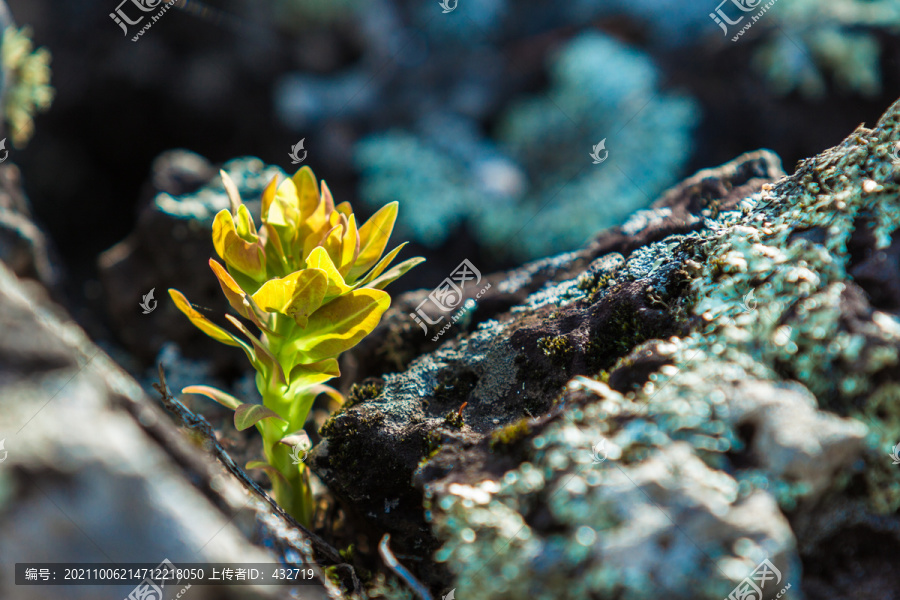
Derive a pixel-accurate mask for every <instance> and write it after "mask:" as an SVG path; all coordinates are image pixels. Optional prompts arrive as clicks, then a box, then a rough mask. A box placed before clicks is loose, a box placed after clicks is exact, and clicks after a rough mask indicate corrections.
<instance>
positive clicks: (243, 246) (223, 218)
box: [213, 205, 266, 281]
mask: <svg viewBox="0 0 900 600" xmlns="http://www.w3.org/2000/svg"><path fill="white" fill-rule="evenodd" d="M242 207H243V205H242ZM245 210H246V209H245ZM254 237H256V236H255V235H254ZM213 246H214V247H215V249H216V253H217V254H218V255H219V256H220V257H221V258H222V260H224V261H225V263H226V264H227V265H228V266H230V267H233V268H235V269H237V270H238V271H240V272H241V273H244V274H245V275H247V276H248V277H250V278H251V279H253V280H254V281H263V280H264V279H265V278H266V267H265V254H264V253H263V249H262V245H261V244H260V243H259V242H258V240H257V241H256V242H248V241H246V240H244V239H242V238H241V237H240V236H239V235H238V233H237V230H236V229H235V225H234V219H233V218H232V217H231V213H230V212H228V210H227V209H222V210H221V211H219V213H218V214H217V215H216V219H215V221H213Z"/></svg>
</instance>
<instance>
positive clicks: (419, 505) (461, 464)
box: [311, 103, 900, 599]
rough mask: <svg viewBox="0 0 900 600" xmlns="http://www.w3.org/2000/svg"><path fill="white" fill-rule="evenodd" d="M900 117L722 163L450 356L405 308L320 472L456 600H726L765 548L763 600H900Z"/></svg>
mask: <svg viewBox="0 0 900 600" xmlns="http://www.w3.org/2000/svg"><path fill="white" fill-rule="evenodd" d="M898 126H900V103H898V104H895V105H894V106H893V107H891V109H890V110H889V111H888V112H887V113H885V115H884V116H883V118H882V119H881V120H880V121H879V123H878V124H877V125H876V126H875V127H874V128H872V129H867V128H865V127H860V128H858V129H857V130H856V131H855V132H853V133H852V135H850V136H849V137H848V138H847V139H846V140H845V141H844V142H843V143H841V144H840V145H838V146H836V147H834V148H832V149H830V150H827V151H825V152H823V153H822V154H821V155H819V156H817V157H815V158H813V159H809V160H806V161H803V162H801V163H800V164H799V165H798V168H797V170H796V172H795V173H794V174H793V175H791V176H789V177H784V176H783V173H782V172H781V170H780V162H779V161H778V159H777V157H775V156H774V155H772V154H771V153H767V152H764V151H760V152H758V153H753V154H748V155H744V156H742V157H739V158H738V159H735V160H734V161H732V162H731V163H728V164H726V165H723V166H722V167H719V168H717V169H711V170H707V171H703V172H700V173H698V174H697V175H696V176H694V177H692V178H690V179H689V180H687V181H685V182H684V183H683V184H681V185H680V186H678V187H676V188H674V189H672V190H671V191H670V192H668V193H666V194H665V195H664V196H663V197H662V198H660V199H659V200H658V201H657V202H656V203H655V204H654V205H653V206H652V207H651V208H650V209H648V210H647V211H641V212H640V213H637V214H636V215H634V216H633V217H632V218H631V219H630V220H629V221H628V222H626V223H625V224H624V225H623V226H622V227H620V228H617V229H614V230H610V231H607V232H604V233H602V234H600V235H599V236H598V237H597V239H596V240H595V241H594V242H593V243H592V244H591V245H589V246H588V247H587V248H585V249H583V250H581V251H578V252H574V253H571V254H566V255H561V256H558V257H555V258H552V259H547V260H544V261H540V262H538V263H534V264H531V265H527V266H525V267H523V268H521V269H519V270H516V271H512V272H507V273H500V274H495V275H485V277H484V279H483V280H482V281H480V282H478V284H477V285H473V284H472V282H470V283H469V284H468V285H467V287H466V288H465V289H464V290H463V292H464V298H463V299H461V302H460V303H459V304H458V305H457V306H463V303H462V301H464V300H465V299H466V297H468V298H472V295H473V294H475V293H477V292H478V291H479V290H480V289H481V288H482V287H483V286H484V285H485V282H490V283H491V288H490V290H489V291H488V292H487V293H485V295H484V296H483V297H482V298H480V299H479V301H478V302H477V304H476V305H475V306H474V307H471V308H470V309H469V311H468V313H467V314H466V316H465V317H463V318H461V319H460V320H458V321H456V323H455V324H454V325H453V327H452V328H451V329H450V330H449V331H448V332H447V333H446V334H444V336H443V337H441V338H438V340H437V341H431V340H432V338H433V337H434V335H435V334H436V332H437V331H438V330H439V329H440V327H441V326H442V325H443V323H441V324H439V325H436V326H433V327H431V328H430V329H429V330H428V332H427V334H425V335H423V332H422V329H421V327H420V326H419V325H418V324H417V323H416V322H415V321H414V320H413V318H411V317H410V315H409V313H410V312H413V311H414V310H415V308H416V307H417V306H419V304H420V303H421V302H422V301H423V300H424V299H425V298H426V296H427V294H428V292H427V291H423V292H417V293H410V294H407V295H405V296H403V297H401V298H399V299H398V300H397V301H395V304H394V307H393V308H392V309H391V312H390V313H389V314H388V315H387V317H386V319H385V320H384V322H383V323H382V325H381V328H380V330H377V331H376V333H375V334H373V335H372V336H371V337H370V338H369V339H368V340H367V342H366V343H365V344H363V345H361V346H360V347H358V348H357V349H356V351H354V353H353V354H352V355H351V356H350V357H349V360H348V361H347V362H348V364H349V365H350V366H351V367H353V368H354V373H355V378H356V379H357V380H362V379H363V378H368V379H365V383H364V384H363V385H359V386H357V387H356V388H354V389H353V390H352V394H351V401H350V402H348V404H347V405H346V406H345V408H344V409H343V410H342V411H341V412H340V413H338V414H337V415H335V416H334V417H333V418H332V419H331V420H330V421H329V422H328V423H326V425H325V426H324V427H323V429H322V431H321V433H322V435H323V436H324V442H322V443H321V444H319V445H318V446H317V447H316V448H315V449H314V451H313V454H312V457H311V460H312V466H313V469H314V470H315V471H316V472H317V473H318V474H319V475H320V476H321V477H322V478H323V480H324V481H325V482H326V483H327V484H328V486H329V487H330V488H331V489H332V491H334V492H335V494H336V495H337V496H338V497H340V498H341V499H342V501H343V502H344V504H345V506H346V507H347V509H348V510H349V511H350V512H351V513H352V514H354V515H356V516H357V517H358V518H359V520H360V521H361V522H363V523H365V524H366V525H367V526H368V528H369V529H370V530H371V531H373V532H384V531H387V532H390V533H391V535H392V538H393V540H394V544H395V546H396V548H395V550H396V551H397V552H398V553H401V554H404V555H406V557H407V559H408V560H407V561H406V564H407V566H408V567H409V568H410V569H411V570H412V571H413V572H414V573H415V574H416V575H417V576H418V577H420V578H421V579H422V580H423V581H425V582H427V584H428V585H430V587H431V589H432V592H433V593H434V594H437V595H438V596H440V595H443V594H446V593H447V591H448V590H449V589H452V588H455V589H456V594H457V595H458V596H459V597H460V598H487V597H490V598H523V597H528V598H548V599H549V598H560V597H567V598H596V597H622V598H647V597H672V598H722V597H724V596H727V595H728V593H729V592H730V591H731V590H732V589H733V588H734V587H735V586H736V585H737V584H738V583H739V582H740V581H741V580H742V579H744V578H745V577H748V576H750V574H751V572H752V571H753V570H754V569H755V568H756V566H757V565H758V564H760V563H761V561H763V560H764V559H768V560H769V561H771V564H772V565H774V566H775V567H776V568H777V569H778V571H779V574H780V577H779V579H778V581H777V587H776V584H775V583H773V582H769V584H768V586H767V587H765V589H764V597H766V598H770V597H774V595H775V594H776V593H778V592H779V591H780V590H781V589H782V588H783V587H784V586H786V585H790V586H791V592H790V593H791V596H792V597H810V598H816V597H830V598H872V597H879V598H892V597H895V596H892V595H891V594H896V593H897V590H898V589H900V576H898V575H897V574H896V569H893V567H892V566H891V561H892V560H893V558H892V557H893V556H895V555H896V552H897V551H898V550H900V534H898V533H897V532H898V531H900V528H898V526H900V522H898V520H897V516H896V514H897V510H898V508H900V483H898V472H897V470H896V469H897V468H898V467H897V466H896V465H892V464H891V459H890V457H889V456H888V453H889V452H890V448H891V446H892V445H893V444H896V443H897V442H898V441H900V417H898V416H897V406H898V404H897V402H898V398H900V368H898V363H900V319H898V317H900V310H898V304H897V302H898V301H897V298H898V296H897V295H896V294H895V293H893V290H896V289H897V286H898V285H900V268H898V261H897V255H898V254H897V248H898V247H900V233H897V229H898V227H900V166H898V165H895V164H894V163H893V162H892V157H891V154H892V153H893V151H894V148H895V144H898V143H900V130H898ZM470 306H471V305H470ZM379 594H380V595H385V596H389V597H398V598H399V597H408V592H407V591H406V590H405V588H403V587H402V586H399V587H398V586H397V585H394V584H392V585H386V586H382V587H381V588H379V590H377V591H376V595H379Z"/></svg>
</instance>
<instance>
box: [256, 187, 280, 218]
mask: <svg viewBox="0 0 900 600" xmlns="http://www.w3.org/2000/svg"><path fill="white" fill-rule="evenodd" d="M277 190H278V176H277V175H276V176H275V177H273V178H272V181H270V182H269V183H268V185H266V189H264V190H263V193H262V208H261V210H260V213H259V214H260V217H261V218H262V222H263V223H268V221H269V208H270V207H271V206H272V201H273V200H275V192H276V191H277Z"/></svg>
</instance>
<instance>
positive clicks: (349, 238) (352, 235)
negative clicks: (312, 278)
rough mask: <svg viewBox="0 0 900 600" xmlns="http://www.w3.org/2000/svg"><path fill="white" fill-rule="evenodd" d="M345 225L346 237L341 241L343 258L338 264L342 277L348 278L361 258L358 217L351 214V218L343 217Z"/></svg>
mask: <svg viewBox="0 0 900 600" xmlns="http://www.w3.org/2000/svg"><path fill="white" fill-rule="evenodd" d="M341 218H342V219H343V221H345V222H346V223H345V225H344V235H343V238H342V239H341V258H340V261H339V262H338V271H340V273H341V275H343V276H344V277H347V274H348V273H349V272H350V269H352V268H353V265H354V264H355V263H356V259H357V257H358V256H359V231H358V230H357V228H356V215H354V214H351V215H350V217H349V218H347V217H344V216H343V215H341Z"/></svg>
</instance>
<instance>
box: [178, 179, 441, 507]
mask: <svg viewBox="0 0 900 600" xmlns="http://www.w3.org/2000/svg"><path fill="white" fill-rule="evenodd" d="M222 180H223V182H224V184H225V189H226V191H227V193H228V197H229V199H230V201H231V209H230V210H229V209H223V210H222V211H220V212H219V213H218V214H217V215H216V218H215V220H214V221H213V227H212V238H213V245H214V247H215V250H216V253H217V254H218V255H219V257H220V258H221V259H222V260H223V261H224V262H225V265H224V266H223V265H222V264H221V263H219V262H218V261H216V260H214V259H210V261H209V265H210V267H211V268H212V271H213V273H214V274H215V276H216V278H217V279H218V280H219V284H220V285H221V287H222V292H223V293H224V294H225V297H226V298H227V299H228V302H229V304H230V305H231V307H232V308H233V309H234V310H235V311H236V312H237V314H238V315H239V316H240V317H242V318H243V319H245V320H246V321H249V322H251V323H252V324H253V325H255V326H256V327H257V328H258V329H259V330H260V334H259V335H258V336H257V335H254V334H253V333H252V332H251V331H250V330H249V329H248V328H247V326H246V325H245V324H244V322H243V321H241V320H240V319H238V318H236V317H233V316H231V315H226V316H225V318H226V319H227V320H228V321H229V322H230V323H231V324H232V325H233V326H234V327H235V329H237V330H238V332H239V333H240V334H241V335H242V337H241V336H238V335H236V334H233V333H231V332H230V331H228V330H226V329H224V328H222V327H220V326H219V325H216V324H215V323H213V322H212V321H210V320H209V319H207V318H206V317H205V316H203V315H202V314H200V312H198V311H197V310H195V309H194V308H193V307H192V306H191V304H190V302H189V301H188V299H187V298H186V297H185V296H184V295H183V294H182V293H181V292H179V291H178V290H173V289H170V290H169V295H170V296H171V297H172V300H173V301H174V302H175V305H176V306H177V307H178V308H179V310H181V311H182V312H183V313H184V314H185V315H187V317H188V318H189V319H190V320H191V322H192V323H193V324H194V325H195V326H196V327H197V328H198V329H200V330H201V331H202V332H203V333H205V334H206V335H208V336H210V337H211V338H213V339H214V340H216V341H219V342H221V343H223V344H226V345H229V346H236V347H239V348H241V349H242V350H243V351H244V353H245V354H246V355H247V358H249V360H250V363H251V364H252V365H253V367H254V369H256V373H257V375H256V385H257V388H258V389H259V392H260V394H261V395H262V399H263V404H262V405H258V404H247V403H243V402H241V401H240V400H238V399H237V398H235V397H233V396H231V395H229V394H227V393H225V392H223V391H221V390H218V389H215V388H211V387H208V386H189V387H187V388H185V389H184V390H183V392H184V393H193V394H201V395H204V396H207V397H209V398H212V399H213V400H215V401H217V402H219V403H220V404H222V405H223V406H226V407H228V408H230V409H232V410H234V411H235V414H234V423H235V427H237V428H238V429H239V430H244V429H248V428H249V427H251V426H253V425H255V426H256V427H257V429H258V430H259V431H260V433H261V434H262V436H263V445H264V452H265V456H266V461H265V462H262V461H257V462H253V463H250V464H248V465H247V468H261V469H264V470H265V471H266V473H267V474H268V475H269V477H270V479H271V480H272V483H273V488H274V494H275V500H276V501H277V502H278V503H279V504H280V505H281V506H282V507H284V508H285V509H286V510H287V511H288V512H290V513H291V514H292V515H293V516H294V517H295V518H297V519H298V520H299V521H300V522H301V523H309V522H310V521H311V519H312V500H311V495H310V489H309V483H308V478H307V476H308V474H307V471H306V466H305V465H304V464H303V463H302V462H300V463H299V464H298V462H297V461H295V460H292V455H291V446H293V445H295V440H296V439H297V436H298V435H300V433H301V432H302V429H303V425H304V423H305V422H306V417H307V415H308V414H309V411H310V408H311V407H312V403H313V400H315V398H316V396H317V395H319V394H320V393H327V394H329V396H331V397H332V398H333V399H335V400H337V401H338V402H341V401H342V400H343V399H342V398H341V395H340V394H339V393H338V392H337V391H336V390H334V389H332V388H330V387H328V386H326V385H324V383H325V382H326V381H328V380H330V379H332V378H334V377H337V376H338V375H340V370H339V368H338V361H337V358H338V356H339V355H340V354H341V353H342V352H344V351H345V350H348V349H350V348H352V347H353V346H355V345H356V344H358V343H359V342H360V341H361V340H362V339H363V338H364V337H366V336H367V335H368V334H369V333H371V332H372V330H373V329H374V328H375V326H376V325H378V322H379V321H380V319H381V316H382V315H383V314H384V312H385V311H386V310H387V309H388V307H389V306H390V303H391V298H390V296H389V295H388V293H387V292H385V291H384V290H383V288H384V287H385V286H386V285H388V284H389V283H391V282H392V281H394V280H395V279H397V278H398V277H400V276H401V275H403V274H404V273H406V272H407V271H409V270H410V269H411V268H413V267H414V266H416V265H417V264H419V263H420V262H422V261H423V260H424V259H422V258H411V259H408V260H406V261H403V262H401V263H399V264H397V265H395V266H393V267H391V268H388V267H390V265H391V263H392V262H393V261H394V259H395V258H396V257H397V254H398V253H399V252H400V250H401V249H402V248H403V246H405V245H406V244H405V243H403V244H400V245H399V246H397V247H396V248H394V249H393V250H391V251H390V252H388V253H387V255H384V251H385V248H386V247H387V243H388V238H390V235H391V232H392V231H393V228H394V222H395V221H396V219H397V210H398V204H397V203H396V202H394V203H391V204H388V205H386V206H384V207H382V208H381V209H380V210H379V211H378V212H377V213H375V214H374V215H373V216H372V217H371V218H370V219H369V220H368V221H366V222H365V223H364V224H363V225H362V226H357V222H356V216H355V215H354V214H353V210H352V208H351V207H350V204H349V203H347V202H343V203H341V204H338V205H337V206H335V204H334V199H333V198H332V195H331V192H330V191H329V189H328V186H327V185H326V184H325V182H324V181H323V182H322V186H321V189H320V188H319V185H318V183H317V181H316V178H315V175H313V172H312V170H311V169H310V168H309V167H303V168H302V169H300V170H299V171H298V172H297V173H296V174H295V175H294V176H293V177H292V178H290V179H285V180H284V181H282V182H281V183H280V184H278V180H277V178H275V179H273V180H272V181H271V182H270V183H269V185H268V186H267V187H266V189H265V190H264V192H263V195H262V211H261V214H262V228H261V229H257V227H256V224H255V223H254V221H253V217H252V216H251V215H250V212H249V211H248V210H247V207H246V206H244V204H243V203H242V202H241V198H240V195H239V193H238V190H237V187H236V186H235V185H234V182H233V181H232V180H231V178H230V177H229V176H228V174H227V173H225V172H224V171H223V172H222ZM382 255H384V256H382Z"/></svg>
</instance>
